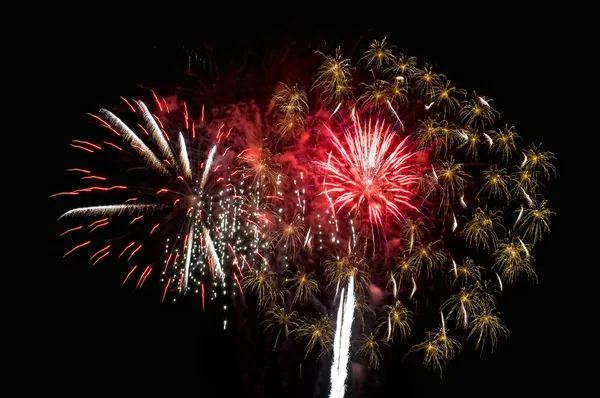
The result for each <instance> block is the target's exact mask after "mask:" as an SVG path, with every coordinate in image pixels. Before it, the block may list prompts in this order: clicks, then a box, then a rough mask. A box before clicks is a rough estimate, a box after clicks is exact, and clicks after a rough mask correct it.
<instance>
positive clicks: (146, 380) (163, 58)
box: [43, 23, 569, 397]
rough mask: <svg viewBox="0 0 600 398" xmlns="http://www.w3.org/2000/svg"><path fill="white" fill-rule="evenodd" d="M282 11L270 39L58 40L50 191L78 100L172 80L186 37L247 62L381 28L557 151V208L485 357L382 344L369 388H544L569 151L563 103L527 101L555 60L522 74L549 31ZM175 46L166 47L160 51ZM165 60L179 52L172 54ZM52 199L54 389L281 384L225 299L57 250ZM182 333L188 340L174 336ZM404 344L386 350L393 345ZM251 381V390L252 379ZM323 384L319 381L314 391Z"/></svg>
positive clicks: (80, 121) (271, 361)
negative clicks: (185, 294)
mask: <svg viewBox="0 0 600 398" xmlns="http://www.w3.org/2000/svg"><path fill="white" fill-rule="evenodd" d="M290 25H291V26H287V27H286V30H285V31H286V33H285V34H283V33H282V34H281V35H279V37H278V38H277V39H273V38H270V37H269V36H270V35H269V34H262V33H255V35H254V36H253V35H250V34H249V32H248V31H246V30H244V29H243V28H241V27H238V28H239V33H238V35H235V34H232V35H233V36H235V38H229V39H228V38H226V37H223V36H221V35H219V34H216V33H214V32H212V34H210V33H209V34H207V35H203V34H202V33H197V34H196V35H195V36H186V35H183V34H182V40H181V42H180V43H179V42H178V39H177V38H175V39H173V38H169V39H168V40H167V39H164V38H163V39H160V38H159V39H152V40H148V41H143V42H140V41H135V40H132V41H131V42H129V41H127V40H121V41H113V40H110V45H101V44H99V46H98V47H93V46H91V45H90V42H93V41H94V39H91V37H92V36H90V39H88V41H87V43H88V44H87V45H86V46H81V45H77V44H76V43H75V42H72V43H65V47H64V49H63V51H64V53H65V54H66V55H67V56H68V58H65V59H68V61H67V62H65V64H66V65H65V71H63V73H65V76H66V78H67V79H72V80H70V81H66V82H65V83H66V84H67V87H68V89H66V90H64V92H63V93H62V94H63V95H64V97H65V98H68V99H69V102H68V105H66V107H68V110H67V112H68V114H69V118H67V119H63V121H62V122H61V129H62V131H60V132H59V133H58V134H56V135H55V136H54V137H53V138H54V140H53V142H52V143H51V145H52V147H51V148H52V151H53V152H54V153H55V154H56V159H55V160H53V162H52V164H51V165H50V167H51V171H50V172H49V173H48V172H46V174H48V175H51V176H52V180H51V182H50V183H47V184H48V189H47V191H48V195H50V194H52V193H55V192H58V190H57V187H59V186H61V185H62V181H61V180H60V179H61V178H62V176H63V175H64V173H63V171H64V169H65V166H66V165H67V164H68V163H69V162H68V159H67V156H69V155H68V143H69V141H70V140H72V139H74V138H75V139H77V138H82V137H83V136H85V134H86V130H87V129H89V128H90V126H91V124H92V123H91V122H90V121H89V120H88V117H87V116H86V113H87V112H96V111H97V110H98V109H99V108H100V107H110V106H113V105H116V104H118V103H119V101H120V100H119V96H120V95H124V96H127V95H129V94H130V93H135V92H139V91H141V88H140V87H139V85H144V87H147V88H155V87H150V86H149V84H153V85H155V86H156V87H158V86H160V87H165V86H167V85H169V84H171V82H172V81H173V79H174V78H179V76H180V74H179V72H180V71H178V68H179V69H180V67H181V60H179V61H178V60H177V59H176V57H177V54H180V55H181V54H182V53H184V51H185V50H184V49H191V48H204V49H206V46H204V43H210V44H211V45H212V46H214V49H215V51H221V54H220V55H219V57H221V59H223V58H224V59H227V57H228V54H230V53H231V54H232V57H237V56H239V54H242V53H246V54H249V59H251V60H252V61H251V62H257V59H259V58H260V56H268V55H270V54H271V51H272V49H276V50H277V51H285V43H286V40H291V38H295V40H297V41H298V42H299V43H302V45H304V44H303V43H305V42H307V41H309V40H310V42H312V43H318V42H320V41H323V40H326V39H327V40H331V41H333V42H336V43H339V44H346V45H347V46H349V47H352V46H353V45H354V46H358V48H359V49H360V50H362V49H363V48H364V47H366V45H367V44H368V42H369V41H370V40H372V39H373V38H382V37H384V36H387V37H388V41H389V42H390V43H393V44H394V45H396V47H397V49H398V50H399V51H400V52H402V53H405V54H407V55H414V56H417V58H418V60H419V62H420V63H423V62H428V63H429V64H430V65H435V66H436V67H437V69H438V70H439V71H440V72H441V73H445V74H446V75H448V77H449V78H450V79H451V80H452V81H453V82H456V83H457V84H458V85H459V86H460V87H462V88H465V89H467V90H468V91H472V90H475V91H477V93H478V94H480V93H481V95H485V96H486V97H487V98H493V99H494V100H495V105H496V107H497V109H498V110H499V112H500V114H501V115H502V117H503V123H508V124H509V125H515V126H516V128H517V132H518V133H519V134H520V135H521V136H522V137H523V141H524V142H527V143H540V142H542V143H543V147H544V149H546V150H549V151H552V152H554V154H555V155H556V157H557V159H558V161H557V170H558V172H557V176H556V177H554V178H553V179H552V180H551V182H550V184H548V186H547V190H546V195H545V196H546V198H547V199H548V200H549V201H550V206H551V207H552V208H553V210H554V211H556V213H557V216H555V217H554V218H553V219H552V232H551V234H550V235H549V236H547V237H545V238H544V239H543V241H542V243H541V244H539V245H538V246H539V247H536V251H535V263H534V264H535V266H536V272H537V274H538V279H539V282H538V283H537V284H532V283H519V284H518V285H517V286H515V287H514V288H512V289H507V290H506V293H505V294H503V296H502V299H501V302H502V304H501V308H502V312H501V315H502V317H503V319H504V320H505V322H506V324H507V326H508V328H509V330H510V338H509V339H508V340H506V341H502V342H500V344H499V346H498V348H497V349H496V350H495V352H494V353H493V354H491V355H484V356H483V358H480V357H479V354H478V353H477V352H475V351H474V350H473V347H472V344H465V345H464V346H463V353H461V354H460V355H459V356H458V357H457V358H455V359H454V360H453V361H451V362H450V363H449V365H448V367H447V368H446V369H445V370H444V376H443V378H441V379H440V378H439V377H438V375H437V374H436V373H435V372H432V371H428V370H426V369H425V368H423V367H422V365H421V364H420V362H419V361H418V360H415V359H414V358H412V359H408V358H407V359H406V360H405V361H402V358H401V357H396V358H390V356H391V354H390V352H386V351H384V352H383V355H384V360H383V363H382V365H381V368H380V369H379V370H378V371H377V376H376V377H374V378H373V379H372V380H369V381H368V382H366V384H367V385H368V387H366V388H367V389H368V390H369V391H370V392H371V393H370V394H365V395H364V396H380V395H383V394H387V393H392V394H398V395H402V396H410V397H412V396H415V397H419V396H424V397H425V396H427V397H429V396H433V395H435V394H441V393H444V394H460V395H461V396H462V397H470V396H473V397H475V396H477V397H479V396H481V395H483V394H484V395H486V396H500V395H505V394H509V393H513V394H514V393H534V392H538V393H540V392H541V391H544V392H545V391H549V390H552V385H553V384H554V383H556V380H557V378H558V377H559V376H560V373H561V371H562V370H563V369H564V367H565V366H569V364H568V363H560V364H557V362H560V361H561V360H560V359H559V358H560V357H561V356H562V352H560V351H557V350H558V348H557V349H553V347H554V345H555V343H554V341H555V340H556V339H558V338H559V337H557V336H556V335H555V333H557V332H556V331H555V328H556V327H557V326H556V325H555V323H554V321H555V320H556V316H557V314H556V311H557V308H556V307H555V306H554V305H553V304H549V303H552V302H553V301H556V300H559V298H557V296H556V286H557V285H559V284H560V283H562V281H561V279H562V276H561V275H560V274H559V267H560V266H561V261H563V260H562V257H561V255H560V247H561V244H560V243H561V240H560V239H559V236H560V232H559V227H558V226H559V224H560V223H561V218H562V217H561V215H562V214H563V211H562V209H561V207H560V203H559V199H558V192H560V191H561V189H560V188H559V184H560V181H561V180H563V179H564V177H562V175H561V174H562V173H561V170H562V167H561V165H562V164H564V163H566V162H567V157H568V156H569V153H565V152H566V149H565V148H564V146H562V144H561V139H560V133H559V132H556V123H555V121H554V120H553V117H552V115H553V114H554V113H555V112H558V109H559V108H558V107H559V105H558V104H556V105H551V104H548V103H545V102H544V103H542V102H540V101H536V97H538V96H542V97H544V95H547V91H548V87H547V84H548V83H547V81H546V80H545V79H547V78H548V75H550V74H551V72H549V71H548V72H544V74H542V75H540V76H539V78H534V77H532V76H531V74H530V72H532V71H535V70H537V68H539V65H540V64H547V63H548V62H549V59H550V57H551V55H550V53H549V51H548V49H547V46H548V44H546V41H544V40H548V41H549V40H550V39H551V37H546V39H541V37H542V38H543V37H544V36H543V35H542V34H540V33H539V30H537V29H534V28H532V27H528V26H527V25H526V24H517V25H516V26H511V30H512V33H511V34H512V35H513V36H508V35H502V34H498V33H496V34H494V33H495V31H492V32H490V35H489V36H486V37H482V36H479V35H475V37H474V38H473V39H474V40H473V41H468V40H467V39H465V41H460V42H458V44H455V43H453V42H452V41H451V40H449V39H442V37H443V36H444V31H443V30H435V29H431V30H430V29H427V30H425V31H424V32H421V31H419V34H418V35H411V36H410V37H408V38H407V37H402V35H401V34H393V32H392V31H393V29H389V30H390V32H389V34H388V33H386V32H385V30H386V29H385V27H381V28H379V29H364V30H361V32H360V33H356V32H349V31H348V32H347V31H344V30H342V28H335V29H334V28H333V27H331V26H330V27H329V29H325V31H324V32H319V34H316V33H314V31H313V30H312V29H311V28H310V27H309V26H307V25H304V24H302V23H290ZM348 25H350V24H349V23H348ZM432 25H435V24H433V23H432ZM470 29H473V28H470ZM95 33H96V34H94V35H93V37H96V41H98V38H101V35H99V34H97V33H98V32H95ZM153 36H154V35H153ZM361 36H362V37H363V38H362V39H361ZM315 37H318V38H315ZM237 38H243V39H242V40H241V41H240V40H238V39H237ZM478 40H479V41H478ZM190 42H191V43H190ZM196 46H197V47H196ZM299 46H300V45H299ZM167 55H168V56H167ZM170 56H172V57H173V59H172V60H171V59H167V58H169V57H170ZM353 61H354V62H355V61H356V56H355V55H353ZM174 64H178V66H176V67H173V65H174ZM421 65H422V64H421ZM181 83H182V82H181V81H178V82H177V84H181ZM273 83H275V82H273ZM155 89H157V90H158V88H155ZM554 106H555V107H554ZM553 107H554V108H553ZM65 120H66V121H65ZM48 203H49V204H48V211H47V221H48V223H49V224H50V229H49V231H50V232H49V236H48V237H47V239H48V240H49V242H50V245H49V246H50V252H49V257H50V259H51V260H50V261H49V262H50V264H47V265H46V266H47V267H51V268H52V273H53V276H52V277H53V278H55V279H56V282H53V283H52V290H51V292H52V293H51V295H50V296H49V297H46V298H45V299H44V301H43V306H44V307H45V308H46V311H48V312H49V313H52V314H53V316H55V317H56V320H55V321H54V324H53V326H52V329H53V330H52V340H53V346H54V347H53V348H55V350H53V352H54V354H53V355H54V356H55V357H56V358H57V362H58V361H59V362H60V363H61V365H60V369H59V370H58V371H57V370H55V369H54V370H52V369H51V371H53V372H56V376H54V377H53V381H52V384H54V387H55V388H56V389H57V391H63V390H65V389H66V390H72V391H81V389H80V388H79V387H76V386H75V385H73V384H72V383H73V380H77V383H81V385H82V386H86V388H87V389H89V390H92V391H96V390H97V389H103V390H104V389H106V391H114V392H118V391H121V388H122V387H121V385H123V386H126V387H123V388H125V389H126V390H129V391H131V392H132V394H133V393H135V394H136V395H147V393H142V392H141V391H144V392H146V391H148V392H152V391H156V390H159V389H160V390H161V391H166V392H167V393H168V394H172V395H181V392H183V391H185V393H189V392H191V393H193V394H199V395H201V396H205V397H212V396H215V397H216V396H222V395H228V396H229V395H235V396H237V397H246V396H248V397H253V396H264V397H268V396H278V395H275V394H276V391H278V390H280V388H281V384H282V383H281V381H280V380H278V378H279V377H281V376H280V374H279V369H278V368H279V367H281V365H280V364H279V361H285V356H281V357H279V358H277V356H276V354H273V353H271V352H270V350H269V349H265V348H264V347H261V343H260V342H259V343H258V344H257V347H252V346H249V344H248V340H249V339H248V338H244V336H240V333H241V332H242V331H240V332H238V331H236V330H233V328H229V329H228V330H226V331H223V330H222V323H221V322H220V321H219V319H220V316H221V313H220V312H218V311H212V310H210V309H207V311H205V312H202V311H201V308H200V306H199V301H198V300H195V299H186V300H183V301H184V302H182V303H175V304H172V303H165V304H161V289H160V287H159V286H149V285H145V286H144V288H142V289H135V288H133V287H132V286H129V287H123V288H122V287H121V282H122V278H121V274H120V273H116V272H115V271H114V270H115V268H118V264H102V263H100V264H98V265H97V266H95V267H94V268H91V269H90V267H89V265H88V264H87V263H86V262H84V261H79V263H78V261H73V259H71V260H70V261H66V260H62V259H61V257H62V255H63V254H64V253H65V252H66V251H67V250H68V249H69V247H67V245H65V244H64V242H62V241H61V240H60V239H59V236H58V235H59V233H60V232H62V230H63V229H64V228H63V227H62V226H61V225H60V224H59V223H57V222H56V221H55V220H56V218H57V217H58V215H60V214H61V213H62V212H64V211H65V210H67V208H66V207H68V204H66V203H67V202H65V201H61V200H60V199H59V200H50V201H49V202H48ZM80 260H83V259H80ZM549 322H550V324H549ZM553 330H554V331H553ZM245 333H254V334H260V332H259V331H245ZM558 333H560V332H558ZM183 337H186V338H187V339H188V341H187V342H184V341H182V340H183ZM263 343H264V342H263ZM186 344H187V345H188V347H187V348H186ZM405 348H406V347H405V346H403V347H402V349H401V350H398V349H394V350H392V351H395V352H396V353H397V352H402V351H403V350H405ZM255 352H258V354H256V353H255ZM252 355H255V356H254V357H251V356H252ZM51 363H52V361H50V364H51ZM249 366H250V369H249ZM307 373H310V371H307ZM325 373H327V374H328V370H327V371H326V372H325ZM257 375H258V376H257ZM311 377H312V380H311V379H310V378H311ZM257 378H258V379H257ZM248 379H253V380H248ZM315 381H316V380H315V375H314V374H313V375H305V377H304V378H303V379H302V380H301V381H300V382H299V383H298V384H297V386H298V388H297V389H292V390H294V391H296V393H297V396H313V395H312V394H313V392H314V390H313V389H311V385H313V384H314V382H315ZM261 384H262V385H265V386H264V388H262V390H263V391H264V393H263V395H255V394H256V391H258V390H259V388H257V386H260V385H261ZM271 384H272V386H270V385H271ZM249 386H252V388H253V390H251V391H248V388H249ZM350 388H352V386H351V385H350V386H349V389H350ZM180 391H181V392H180ZM327 393H328V391H321V395H320V396H326V395H327ZM347 396H349V394H348V395H347Z"/></svg>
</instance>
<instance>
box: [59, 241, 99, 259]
mask: <svg viewBox="0 0 600 398" xmlns="http://www.w3.org/2000/svg"><path fill="white" fill-rule="evenodd" d="M90 243H92V241H91V240H88V241H87V242H85V243H82V244H80V245H77V246H75V247H74V248H72V249H71V250H69V251H68V252H67V253H66V254H65V255H64V256H63V258H65V257H67V256H68V255H69V254H71V253H73V252H74V251H75V250H77V249H79V248H80V247H84V246H87V245H89V244H90Z"/></svg>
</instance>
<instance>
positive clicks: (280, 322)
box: [263, 305, 298, 351]
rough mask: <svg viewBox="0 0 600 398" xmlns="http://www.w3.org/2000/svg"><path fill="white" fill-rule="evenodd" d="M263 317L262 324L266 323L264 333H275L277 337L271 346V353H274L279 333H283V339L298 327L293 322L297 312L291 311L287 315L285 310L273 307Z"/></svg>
mask: <svg viewBox="0 0 600 398" xmlns="http://www.w3.org/2000/svg"><path fill="white" fill-rule="evenodd" d="M265 317H266V319H265V320H264V321H263V323H267V327H266V328H265V331H269V330H273V331H275V330H276V331H277V337H276V338H275V344H274V346H273V351H275V348H276V347H277V342H278V341H279V337H280V335H281V332H283V333H284V335H285V337H288V336H289V335H290V333H292V332H293V331H294V330H295V329H296V328H297V327H298V322H296V321H295V320H296V319H297V317H298V312H297V311H292V312H289V313H288V312H286V311H285V308H283V307H281V306H279V305H274V306H273V307H271V308H270V309H269V310H268V311H267V312H266V313H265Z"/></svg>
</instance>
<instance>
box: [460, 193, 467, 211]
mask: <svg viewBox="0 0 600 398" xmlns="http://www.w3.org/2000/svg"><path fill="white" fill-rule="evenodd" d="M460 206H461V207H462V208H463V209H466V208H467V204H466V203H465V195H460Z"/></svg>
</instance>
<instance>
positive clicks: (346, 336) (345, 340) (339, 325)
mask: <svg viewBox="0 0 600 398" xmlns="http://www.w3.org/2000/svg"><path fill="white" fill-rule="evenodd" d="M347 289H348V292H347V294H346V296H344V289H342V294H341V299H340V306H339V308H338V315H337V322H336V330H335V340H334V341H333V363H332V364H331V390H330V392H329V397H330V398H343V397H344V393H345V392H346V378H347V377H348V362H349V360H350V335H351V334H352V321H353V320H354V310H355V307H354V277H350V278H349V280H348V286H347Z"/></svg>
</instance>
